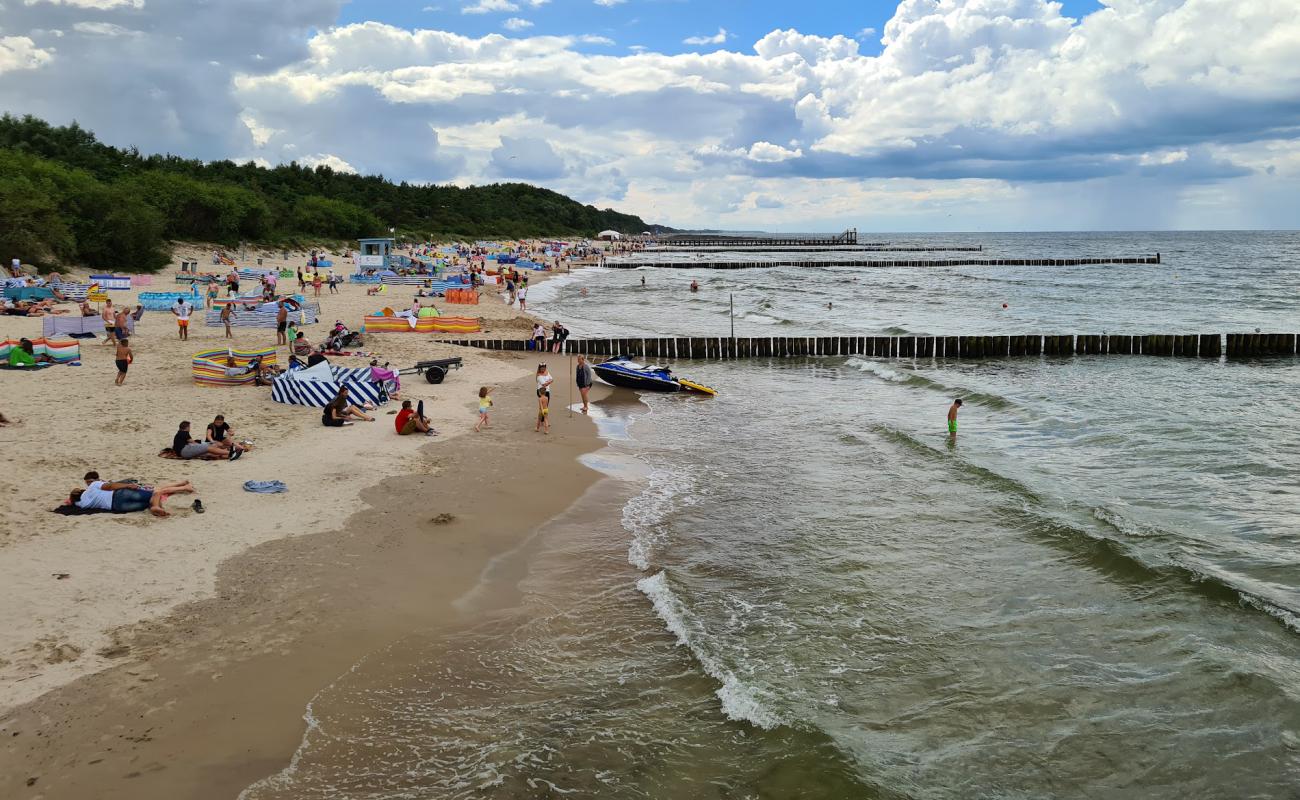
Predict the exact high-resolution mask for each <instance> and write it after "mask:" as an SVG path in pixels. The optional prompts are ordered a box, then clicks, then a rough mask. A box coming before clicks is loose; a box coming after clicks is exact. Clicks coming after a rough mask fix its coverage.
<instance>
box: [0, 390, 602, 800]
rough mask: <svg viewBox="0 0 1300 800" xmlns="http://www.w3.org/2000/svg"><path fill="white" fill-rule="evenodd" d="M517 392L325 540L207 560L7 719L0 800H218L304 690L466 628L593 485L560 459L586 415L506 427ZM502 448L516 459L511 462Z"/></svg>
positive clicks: (572, 457)
mask: <svg viewBox="0 0 1300 800" xmlns="http://www.w3.org/2000/svg"><path fill="white" fill-rule="evenodd" d="M531 386H532V383H531V380H529V379H522V380H519V381H515V382H513V383H511V384H510V385H508V386H507V387H504V388H503V389H502V390H501V391H500V393H499V397H498V408H499V409H501V411H500V412H499V414H498V417H497V420H496V421H495V422H494V426H493V428H494V429H493V430H492V431H491V432H490V433H484V434H479V435H476V436H464V437H460V438H459V439H458V440H456V441H453V442H451V443H449V444H443V443H437V442H435V443H431V444H429V445H426V446H425V447H424V448H422V449H423V450H425V451H426V452H430V453H431V457H430V460H431V461H432V463H433V466H434V468H435V469H436V473H433V474H429V473H425V474H412V475H407V476H404V477H399V478H387V479H385V480H384V481H382V482H380V483H379V484H377V485H374V486H372V487H370V488H368V489H366V490H364V491H363V492H362V501H363V504H364V507H363V508H361V509H358V510H357V511H356V512H355V513H353V515H352V516H351V517H350V518H349V519H348V521H347V524H346V525H345V526H344V527H342V528H341V529H339V530H337V531H331V532H323V533H313V534H307V535H303V536H297V537H291V538H282V539H276V540H273V541H270V542H267V543H265V544H262V545H259V546H258V547H255V548H253V549H251V550H249V551H247V552H245V553H242V554H240V555H238V556H235V557H233V558H230V559H228V560H227V561H225V562H224V563H223V564H222V566H221V568H220V570H219V572H218V581H217V592H216V596H215V597H214V598H211V599H207V600H200V601H197V602H193V603H189V604H186V605H184V606H181V607H179V608H177V609H175V610H174V611H173V612H172V613H170V614H168V615H167V616H166V617H164V618H163V619H161V620H157V621H154V622H147V623H141V624H140V625H138V626H135V628H134V630H133V631H132V633H131V634H130V635H129V636H128V635H123V636H122V637H121V641H122V643H123V645H124V646H127V647H130V648H132V650H133V651H136V652H139V653H140V654H141V655H142V657H139V658H133V659H132V660H130V661H128V662H126V663H123V664H121V665H120V666H116V667H113V668H111V669H108V670H104V671H100V672H96V673H93V674H91V675H87V676H85V677H82V678H79V679H78V680H76V681H74V682H72V683H70V684H68V685H66V686H63V687H60V688H58V689H55V690H52V691H50V692H47V693H45V694H44V695H42V696H41V697H39V698H37V699H36V700H34V701H32V702H30V703H28V704H26V705H24V706H22V707H19V708H17V709H14V710H11V711H10V712H9V713H8V714H6V715H5V716H4V717H3V719H0V733H2V734H3V735H4V741H5V748H4V750H3V751H0V753H2V754H0V771H2V772H3V774H4V776H5V777H4V778H3V779H2V780H3V783H0V793H2V794H4V795H5V796H8V797H37V796H39V797H45V798H53V797H86V796H97V797H103V798H110V797H123V798H125V797H134V798H145V797H159V798H163V797H214V798H216V797H233V796H235V795H236V794H238V793H239V791H241V790H242V789H243V788H245V787H246V786H248V785H249V784H251V783H253V782H254V781H256V780H258V779H260V778H263V777H266V776H267V775H270V774H273V773H275V772H278V771H279V770H280V769H282V768H283V767H285V766H287V765H288V763H289V760H290V758H291V757H292V755H293V753H294V751H295V750H296V748H297V747H298V744H299V743H300V741H301V738H302V734H303V731H304V727H305V725H304V721H303V716H302V715H303V711H304V708H305V707H306V705H307V703H308V702H309V701H310V700H311V697H312V696H313V695H314V694H315V693H316V692H317V691H318V690H319V689H321V688H323V687H324V686H326V685H328V684H329V683H330V681H332V680H333V679H334V678H335V677H337V676H338V675H340V674H342V673H344V672H346V671H347V670H348V669H349V668H350V667H352V665H354V664H355V663H356V662H357V661H359V660H360V659H362V658H364V657H365V656H366V655H367V654H370V653H373V652H375V651H377V650H380V649H382V648H383V647H385V646H386V645H387V644H389V643H391V642H393V641H396V640H398V639H400V638H401V637H402V636H404V635H406V634H409V633H412V632H415V631H421V632H428V631H436V630H438V629H439V628H442V627H448V628H449V627H453V626H456V625H459V624H463V623H465V622H466V621H468V620H469V619H471V618H472V616H473V615H472V614H466V613H464V612H463V611H461V610H460V609H459V608H458V607H457V605H456V600H457V599H459V598H461V597H462V596H464V595H466V594H467V593H468V592H470V591H472V590H474V588H475V586H476V584H477V583H478V582H479V579H480V575H481V574H482V573H483V570H484V568H485V567H486V566H487V565H488V564H489V563H490V562H491V561H492V559H494V558H496V557H498V556H500V555H502V554H503V553H507V552H510V551H512V550H513V549H515V548H517V547H518V546H519V545H520V543H521V542H523V541H525V540H526V539H527V537H528V536H529V535H530V533H531V532H532V531H533V530H534V529H535V528H537V527H538V526H540V525H542V524H544V523H545V522H546V521H547V520H548V519H550V518H552V517H554V516H555V515H557V514H559V513H561V512H563V511H564V510H565V509H566V508H568V507H569V506H570V505H571V504H572V503H573V502H574V501H575V500H577V499H578V498H579V497H581V496H582V494H583V493H584V492H585V491H586V490H587V488H589V487H590V486H591V485H592V484H593V483H595V482H596V481H597V480H598V479H599V478H600V477H601V476H600V474H599V473H597V472H595V471H594V470H591V469H589V468H587V467H585V466H583V465H582V464H581V463H580V462H579V460H578V457H579V456H580V455H582V454H583V453H586V452H591V451H593V450H596V449H598V448H599V447H600V446H601V443H600V440H599V439H598V438H597V436H596V432H595V426H594V425H593V424H591V422H590V421H589V420H587V419H586V418H583V417H582V416H581V415H577V414H575V415H574V424H571V425H564V426H559V425H557V426H555V427H554V428H553V433H552V434H551V436H549V437H546V438H544V439H543V437H542V435H541V434H534V433H533V432H532V431H531V430H530V429H523V426H524V425H526V424H527V423H528V422H529V421H531V419H532V417H533V411H532V409H533V406H532V403H531V402H530V401H531V400H532V395H533V393H532V390H531ZM560 413H567V412H564V411H563V407H562V406H560V408H559V410H557V414H560ZM467 416H468V415H467ZM533 436H536V437H537V438H536V439H535V440H534V441H529V439H528V438H522V437H533ZM521 438H522V441H520V439H521ZM519 447H523V448H528V457H527V458H526V459H521V458H514V457H512V456H513V455H514V453H515V451H516V450H517V448H519ZM434 454H436V455H434ZM539 475H541V476H545V480H537V479H536V478H537V476H539ZM488 488H490V493H489V492H487V491H483V490H484V489H488ZM413 497H427V498H429V499H428V500H427V501H425V502H420V503H413V502H411V499H412V498H413ZM501 588H502V586H501V585H500V584H498V587H497V590H501ZM508 602H509V598H504V599H503V600H501V601H500V603H502V604H508ZM487 605H492V604H491V603H488V604H487ZM33 778H35V779H36V780H35V782H33V783H32V784H31V785H30V786H28V785H27V783H28V781H29V780H31V779H33Z"/></svg>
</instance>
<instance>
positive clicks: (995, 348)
mask: <svg viewBox="0 0 1300 800" xmlns="http://www.w3.org/2000/svg"><path fill="white" fill-rule="evenodd" d="M438 341H441V342H442V343H444V344H455V345H461V346H464V347H476V348H480V349H485V350H513V351H526V350H527V349H528V340H526V339H471V338H465V339H441V340H438ZM1298 343H1300V336H1298V335H1297V334H1294V333H1229V334H1226V335H1224V334H1219V333H1201V334H1195V333H1194V334H1147V335H1140V336H1134V335H1127V334H1122V335H1117V334H1048V335H1041V334H1017V335H1007V336H1001V335H999V336H692V337H622V338H595V339H569V340H567V341H566V342H565V343H564V352H565V353H567V354H578V353H582V354H584V355H591V356H617V355H626V356H633V357H635V358H646V359H739V358H795V357H805V356H867V357H871V358H908V359H911V358H937V359H977V358H1022V357H1038V356H1101V355H1135V356H1136V355H1146V356H1171V357H1172V356H1179V357H1184V358H1220V357H1227V358H1230V359H1241V358H1257V357H1268V356H1292V357H1294V356H1297V355H1300V353H1297V344H1298Z"/></svg>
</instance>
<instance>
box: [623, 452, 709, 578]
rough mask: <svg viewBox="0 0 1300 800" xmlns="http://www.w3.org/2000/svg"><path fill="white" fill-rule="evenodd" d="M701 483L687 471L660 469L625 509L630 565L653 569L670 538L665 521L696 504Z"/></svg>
mask: <svg viewBox="0 0 1300 800" xmlns="http://www.w3.org/2000/svg"><path fill="white" fill-rule="evenodd" d="M696 485H697V481H696V479H695V476H694V474H693V473H691V472H690V471H689V470H688V469H687V468H684V467H683V468H674V469H672V470H667V469H656V470H654V471H653V472H651V473H650V478H649V479H648V480H647V482H646V486H645V488H644V489H643V490H642V491H641V493H640V494H638V495H637V496H635V497H633V498H632V499H631V500H628V501H627V503H625V504H624V506H623V516H622V519H623V528H624V530H626V531H627V532H628V533H630V534H632V540H631V542H630V543H629V544H628V548H627V561H628V563H629V564H631V565H632V566H634V567H636V568H637V569H639V570H642V571H646V570H649V569H650V563H651V559H652V558H653V555H654V550H655V548H656V547H657V546H659V545H660V544H661V543H662V542H663V541H664V540H665V539H666V538H667V537H668V527H667V525H665V524H664V520H665V519H666V518H667V517H669V516H670V515H671V514H673V513H674V512H677V511H680V510H681V509H683V508H686V507H688V506H690V505H693V504H694V503H695V496H694V491H695V488H696Z"/></svg>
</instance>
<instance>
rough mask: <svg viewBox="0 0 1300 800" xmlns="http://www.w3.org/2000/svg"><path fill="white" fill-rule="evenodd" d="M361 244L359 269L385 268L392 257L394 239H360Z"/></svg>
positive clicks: (358, 255)
mask: <svg viewBox="0 0 1300 800" xmlns="http://www.w3.org/2000/svg"><path fill="white" fill-rule="evenodd" d="M357 243H358V244H359V245H361V247H360V249H359V250H357V271H358V272H361V271H363V270H367V269H375V270H385V269H388V268H389V261H390V260H391V259H392V253H393V243H394V240H393V239H358V240H357Z"/></svg>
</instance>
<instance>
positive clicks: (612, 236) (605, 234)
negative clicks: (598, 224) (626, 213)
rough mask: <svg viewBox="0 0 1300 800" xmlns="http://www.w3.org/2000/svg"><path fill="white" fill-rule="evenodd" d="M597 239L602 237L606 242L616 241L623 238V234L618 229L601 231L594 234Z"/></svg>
mask: <svg viewBox="0 0 1300 800" xmlns="http://www.w3.org/2000/svg"><path fill="white" fill-rule="evenodd" d="M596 238H597V239H604V240H605V241H607V242H617V241H618V240H620V239H622V238H623V234H621V233H619V232H618V231H601V232H600V233H598V234H596Z"/></svg>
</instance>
